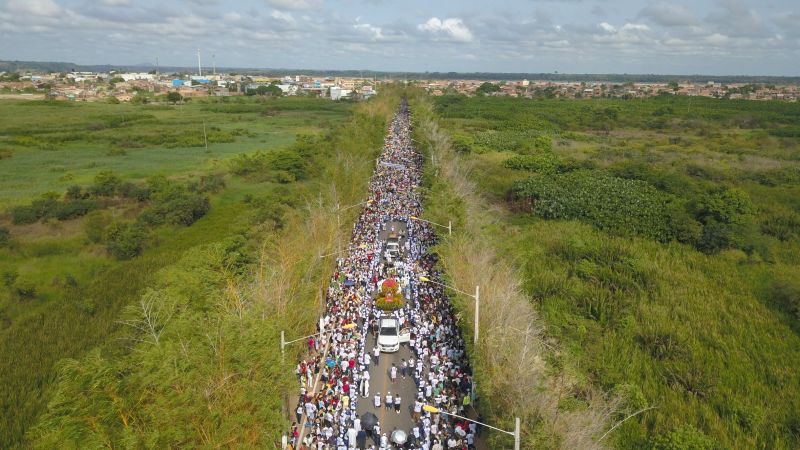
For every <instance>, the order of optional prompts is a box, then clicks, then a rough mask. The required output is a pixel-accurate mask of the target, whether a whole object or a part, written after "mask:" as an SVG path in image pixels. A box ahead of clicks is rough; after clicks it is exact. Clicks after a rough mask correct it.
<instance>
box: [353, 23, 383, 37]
mask: <svg viewBox="0 0 800 450" xmlns="http://www.w3.org/2000/svg"><path fill="white" fill-rule="evenodd" d="M353 28H355V29H356V30H358V31H361V32H363V33H366V34H367V35H368V36H370V38H371V39H372V40H373V41H380V40H383V39H384V38H385V36H384V35H383V29H381V27H376V26H373V25H370V24H368V23H357V24H355V25H353Z"/></svg>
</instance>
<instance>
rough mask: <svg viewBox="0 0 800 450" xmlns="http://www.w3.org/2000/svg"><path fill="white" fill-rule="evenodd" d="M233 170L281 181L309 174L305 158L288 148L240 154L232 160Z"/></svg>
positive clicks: (246, 174) (286, 181)
mask: <svg viewBox="0 0 800 450" xmlns="http://www.w3.org/2000/svg"><path fill="white" fill-rule="evenodd" d="M231 171H232V172H233V173H234V174H236V175H241V176H248V177H252V178H256V179H260V180H265V181H266V180H269V181H277V182H280V183H289V182H292V181H295V180H303V179H305V178H306V176H307V174H308V173H307V165H306V162H305V159H304V158H303V157H302V156H301V155H300V154H299V153H298V152H297V151H292V150H287V149H284V150H274V151H271V152H262V151H257V152H255V153H252V154H242V155H239V156H237V157H236V158H234V159H233V160H232V161H231Z"/></svg>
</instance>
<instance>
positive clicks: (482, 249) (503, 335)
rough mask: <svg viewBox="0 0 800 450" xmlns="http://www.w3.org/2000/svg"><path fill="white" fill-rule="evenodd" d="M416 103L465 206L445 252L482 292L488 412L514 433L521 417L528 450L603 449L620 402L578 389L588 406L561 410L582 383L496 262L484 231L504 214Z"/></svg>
mask: <svg viewBox="0 0 800 450" xmlns="http://www.w3.org/2000/svg"><path fill="white" fill-rule="evenodd" d="M415 106H416V107H415V109H414V114H415V117H417V118H418V122H417V129H416V132H417V133H418V134H419V135H420V136H421V137H422V138H423V139H424V140H426V141H427V142H429V143H430V144H431V145H430V149H429V150H430V152H431V153H432V155H433V160H434V161H436V166H435V167H434V168H433V170H434V171H436V172H437V174H438V175H439V177H440V179H441V180H444V181H446V184H447V189H448V190H449V191H450V195H452V196H454V197H455V198H456V199H457V201H458V202H459V204H460V205H461V206H462V207H463V223H461V224H460V228H459V230H458V231H457V232H456V233H454V235H453V236H452V237H451V238H449V239H447V240H446V241H444V242H443V243H442V244H441V245H440V248H439V251H440V254H441V257H442V263H443V265H444V268H445V270H446V271H447V273H448V276H449V277H450V278H451V280H452V283H453V284H454V285H455V286H458V287H460V288H461V289H465V290H470V287H471V286H480V288H481V299H482V302H481V311H480V312H481V316H480V322H481V324H480V329H481V334H480V340H479V342H478V345H477V348H473V349H471V350H472V355H473V358H472V363H473V365H474V369H475V374H476V378H477V379H478V382H479V393H480V394H481V398H482V400H483V401H482V403H481V406H482V408H483V409H484V413H485V414H486V413H488V415H490V416H491V417H492V419H493V420H496V421H499V422H500V423H502V424H503V426H505V427H506V429H510V428H513V418H514V417H520V418H521V420H522V423H523V446H524V448H562V449H570V450H571V449H589V450H591V449H601V448H605V447H604V445H603V444H602V443H600V442H597V439H598V438H599V437H600V436H602V434H603V432H604V431H605V430H607V429H608V428H609V427H610V426H611V425H610V417H611V415H612V414H615V413H616V412H617V410H618V402H617V401H616V400H609V399H608V397H607V396H606V395H605V394H603V393H601V392H597V391H594V390H588V391H587V390H586V388H585V387H583V386H580V389H581V391H582V392H581V397H582V400H583V406H582V407H580V408H575V409H571V410H564V408H561V407H560V406H561V400H562V398H563V397H565V396H566V395H567V393H572V392H574V391H575V390H576V389H578V388H579V386H578V382H577V380H575V379H573V378H572V377H571V376H570V375H569V371H568V370H565V369H563V368H562V369H560V370H557V369H556V368H554V367H552V366H551V365H549V364H548V363H547V362H546V361H548V360H549V359H550V358H552V357H558V356H560V352H559V350H558V348H556V347H555V346H554V345H553V343H552V342H548V340H547V339H546V338H545V334H546V330H545V326H544V324H543V322H542V320H541V319H540V318H539V316H538V314H537V312H536V311H535V309H534V307H533V305H532V304H531V302H530V301H529V299H528V298H527V297H526V296H525V294H524V293H523V291H522V289H521V286H520V284H521V281H520V280H521V276H520V275H519V274H518V273H517V272H516V271H515V270H514V268H513V267H511V266H510V265H509V264H508V263H506V262H505V261H502V260H500V259H499V258H498V256H497V254H496V251H495V249H494V248H493V246H492V244H491V240H490V239H489V237H488V236H487V235H486V232H485V231H484V228H485V227H486V226H487V225H489V224H491V223H492V221H493V218H494V217H498V214H499V211H493V210H492V209H491V207H490V206H489V205H488V204H487V203H486V202H485V201H483V200H482V199H481V197H480V196H479V195H478V194H477V191H476V188H475V186H474V184H473V183H472V181H470V177H469V166H468V165H467V164H465V163H464V162H463V161H462V160H461V159H460V158H459V157H458V156H457V155H456V154H455V152H454V151H453V150H452V147H451V145H450V141H449V138H448V136H447V135H446V133H445V132H443V131H442V130H441V129H440V128H439V127H438V125H437V123H436V121H435V118H434V116H433V114H432V113H431V106H430V105H429V104H428V103H426V102H425V101H424V100H423V101H422V102H416V105H415ZM454 301H455V303H456V307H457V308H458V309H459V312H460V313H461V315H462V316H466V317H469V319H467V320H466V322H464V321H462V322H461V325H462V329H463V330H464V331H465V332H467V333H468V332H469V330H472V328H473V325H474V324H473V321H472V320H473V319H472V317H474V302H472V301H471V299H470V300H469V301H465V300H464V298H456V299H455V300H454ZM462 319H463V317H462Z"/></svg>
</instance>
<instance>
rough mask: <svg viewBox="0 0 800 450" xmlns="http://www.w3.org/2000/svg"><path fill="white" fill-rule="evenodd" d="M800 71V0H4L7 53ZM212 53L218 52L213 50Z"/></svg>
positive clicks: (0, 12) (594, 69)
mask: <svg viewBox="0 0 800 450" xmlns="http://www.w3.org/2000/svg"><path fill="white" fill-rule="evenodd" d="M198 49H200V51H201V59H202V62H203V66H204V67H210V66H211V65H212V61H213V63H214V64H216V66H217V67H252V68H289V69H293V68H296V69H321V70H324V69H355V70H358V69H364V70H381V71H413V72H425V71H430V72H434V71H439V72H451V71H452V72H524V73H542V72H544V73H551V72H556V71H557V72H559V73H658V74H713V75H787V76H797V75H800V1H798V0H694V1H687V0H680V1H672V0H667V1H661V0H658V1H633V0H548V1H543V0H511V1H499V0H236V1H224V0H0V59H4V60H24V61H65V62H73V63H77V64H112V65H132V64H142V63H144V64H151V65H154V64H155V61H156V58H158V60H159V63H160V65H162V66H185V67H191V66H197V50H198ZM212 55H213V56H212Z"/></svg>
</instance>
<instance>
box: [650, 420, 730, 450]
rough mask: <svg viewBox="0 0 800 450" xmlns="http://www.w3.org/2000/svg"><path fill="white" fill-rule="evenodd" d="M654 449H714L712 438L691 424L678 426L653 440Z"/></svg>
mask: <svg viewBox="0 0 800 450" xmlns="http://www.w3.org/2000/svg"><path fill="white" fill-rule="evenodd" d="M652 448H653V449H654V450H714V449H715V448H716V445H715V444H714V440H713V439H712V438H711V437H709V436H707V435H706V434H705V433H703V432H702V431H700V430H698V429H697V428H695V427H693V426H691V425H685V426H682V427H678V428H676V429H674V430H672V431H670V432H669V433H667V434H662V435H660V436H658V437H656V438H655V439H654V440H653V445H652Z"/></svg>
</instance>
